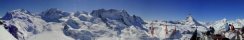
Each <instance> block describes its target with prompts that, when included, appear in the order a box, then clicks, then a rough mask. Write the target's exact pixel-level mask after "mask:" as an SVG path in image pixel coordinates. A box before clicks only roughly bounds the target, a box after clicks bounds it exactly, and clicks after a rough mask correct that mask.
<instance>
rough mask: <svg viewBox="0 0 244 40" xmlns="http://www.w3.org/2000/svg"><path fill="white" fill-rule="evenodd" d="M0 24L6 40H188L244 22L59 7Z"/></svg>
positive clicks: (15, 14) (15, 15)
mask: <svg viewBox="0 0 244 40" xmlns="http://www.w3.org/2000/svg"><path fill="white" fill-rule="evenodd" d="M1 21H2V22H3V23H4V24H3V25H2V26H1V25H0V27H1V29H0V31H1V32H2V31H3V32H4V33H1V34H6V35H4V36H6V40H16V39H17V40H172V39H176V40H177V39H178V40H189V38H190V36H192V35H191V34H193V32H194V31H195V30H197V32H198V33H199V34H198V35H202V34H201V33H203V32H206V31H207V30H208V27H209V26H212V27H214V28H215V29H216V30H220V31H221V30H222V29H224V26H226V25H227V23H228V24H233V25H234V26H236V28H240V27H242V26H243V25H242V24H243V23H244V20H243V19H237V20H236V21H227V19H223V20H219V21H216V22H213V23H211V24H206V23H205V22H199V21H197V20H196V19H194V18H193V17H192V16H191V15H189V16H187V17H186V19H185V20H178V21H165V20H162V21H159V20H156V21H145V20H143V19H142V18H141V17H139V16H136V15H130V14H129V13H128V12H126V11H125V10H116V9H98V10H93V11H92V12H90V13H89V12H85V11H77V12H65V11H62V10H60V9H57V8H51V9H47V10H46V11H43V12H40V13H38V14H34V13H32V12H29V11H27V10H24V9H16V10H13V11H9V12H7V13H6V14H5V15H4V16H3V17H2V18H1ZM150 28H154V29H150ZM152 31H153V33H151V32H152ZM0 37H1V39H5V38H3V37H2V36H0Z"/></svg>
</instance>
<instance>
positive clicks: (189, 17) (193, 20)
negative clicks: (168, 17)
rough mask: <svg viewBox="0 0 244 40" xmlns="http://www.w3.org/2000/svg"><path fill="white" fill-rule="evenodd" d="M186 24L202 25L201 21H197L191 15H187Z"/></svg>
mask: <svg viewBox="0 0 244 40" xmlns="http://www.w3.org/2000/svg"><path fill="white" fill-rule="evenodd" d="M185 24H188V25H196V26H201V25H202V24H200V23H199V22H197V21H196V20H195V19H194V18H193V17H192V16H191V15H189V16H187V17H186V20H185Z"/></svg>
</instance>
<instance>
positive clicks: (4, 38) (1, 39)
mask: <svg viewBox="0 0 244 40" xmlns="http://www.w3.org/2000/svg"><path fill="white" fill-rule="evenodd" d="M0 32H1V33H0V35H1V36H0V40H17V39H15V38H14V37H13V36H12V34H10V33H9V32H8V31H7V30H5V29H4V26H3V25H0Z"/></svg>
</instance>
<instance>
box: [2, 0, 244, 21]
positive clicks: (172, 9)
mask: <svg viewBox="0 0 244 40" xmlns="http://www.w3.org/2000/svg"><path fill="white" fill-rule="evenodd" d="M20 8H21V9H26V10H28V11H31V12H42V11H45V10H47V9H49V8H59V9H60V10H63V11H68V12H75V11H87V12H91V11H92V10H96V9H101V8H104V9H121V10H122V9H124V10H127V11H128V13H129V14H131V15H137V16H140V17H142V18H143V19H145V20H155V19H159V20H182V19H185V17H186V16H187V15H188V14H189V13H191V14H192V16H193V17H194V18H195V19H197V20H200V21H215V20H220V19H223V18H226V19H229V20H234V19H238V18H240V19H244V1H242V0H0V16H3V15H4V14H5V13H6V12H7V11H10V10H14V9H20Z"/></svg>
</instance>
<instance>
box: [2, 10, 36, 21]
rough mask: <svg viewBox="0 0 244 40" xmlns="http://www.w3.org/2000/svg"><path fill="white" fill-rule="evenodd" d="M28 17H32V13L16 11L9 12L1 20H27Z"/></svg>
mask: <svg viewBox="0 0 244 40" xmlns="http://www.w3.org/2000/svg"><path fill="white" fill-rule="evenodd" d="M27 15H31V13H30V12H29V11H27V10H24V9H16V10H12V11H9V12H7V13H6V14H5V15H4V16H3V17H2V18H1V19H3V20H10V19H12V18H26V17H27Z"/></svg>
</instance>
